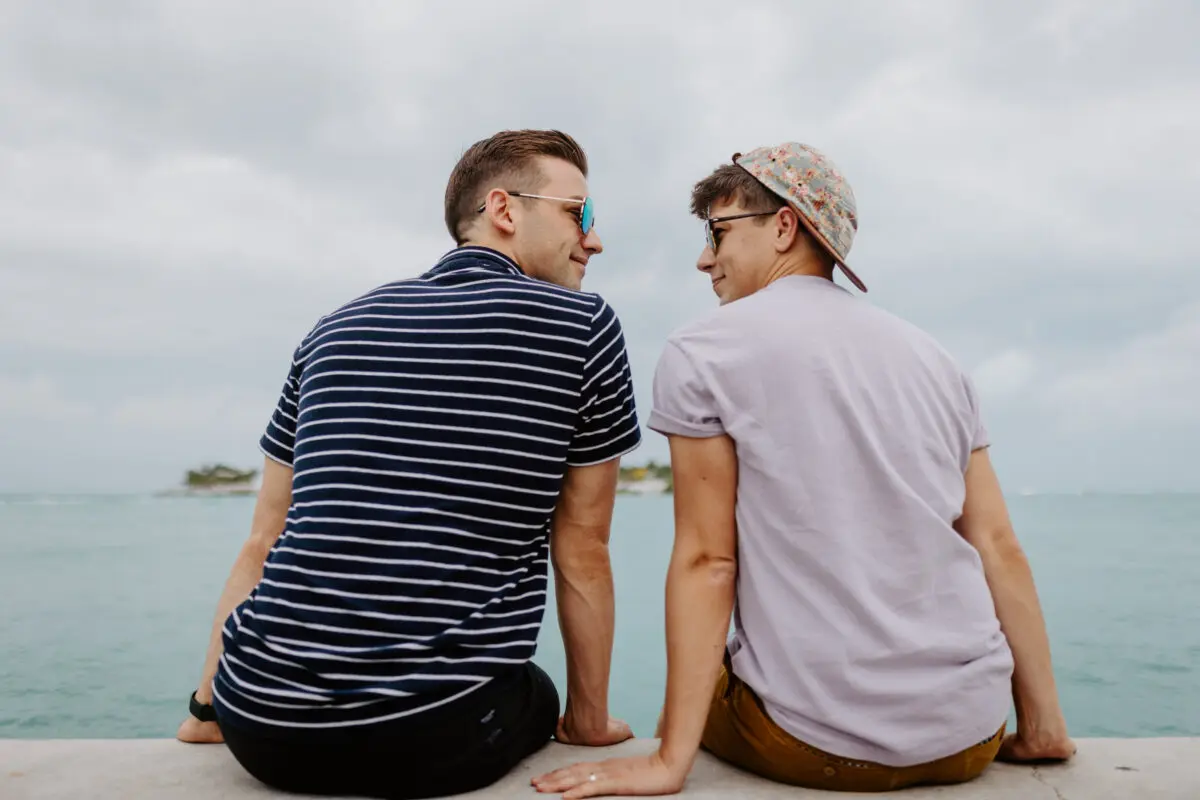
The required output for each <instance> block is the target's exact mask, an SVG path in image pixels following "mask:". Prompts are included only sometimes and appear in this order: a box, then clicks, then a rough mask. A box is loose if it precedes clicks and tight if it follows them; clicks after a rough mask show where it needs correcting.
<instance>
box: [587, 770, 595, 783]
mask: <svg viewBox="0 0 1200 800" xmlns="http://www.w3.org/2000/svg"><path fill="white" fill-rule="evenodd" d="M588 780H589V781H591V782H592V783H595V782H596V773H594V772H593V773H591V774H590V775H588Z"/></svg>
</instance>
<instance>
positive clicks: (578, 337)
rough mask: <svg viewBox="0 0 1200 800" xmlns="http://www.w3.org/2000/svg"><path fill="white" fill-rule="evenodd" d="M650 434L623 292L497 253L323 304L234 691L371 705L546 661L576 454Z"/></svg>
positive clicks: (250, 702)
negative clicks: (275, 536) (284, 502)
mask: <svg viewBox="0 0 1200 800" xmlns="http://www.w3.org/2000/svg"><path fill="white" fill-rule="evenodd" d="M638 437H639V433H638V427H637V419H636V414H635V413H634V407H633V400H632V386H631V383H630V376H629V369H628V364H627V362H626V360H625V355H624V346H623V341H622V338H621V332H620V325H619V323H617V321H616V317H615V315H614V314H613V312H612V310H611V309H610V308H609V307H608V306H607V305H606V304H604V303H603V301H602V300H601V299H600V298H599V297H597V296H596V295H591V294H584V293H582V292H575V291H570V290H566V289H562V288H559V287H555V286H551V285H549V284H546V283H543V282H540V281H534V280H530V279H528V278H526V277H524V276H523V275H522V274H521V272H520V270H519V269H518V268H517V266H516V265H515V264H514V263H513V262H511V261H510V260H509V259H507V258H505V257H503V256H501V255H499V254H498V253H495V252H494V251H490V250H486V249H483V248H460V249H459V250H456V251H454V252H453V253H452V254H450V255H449V256H447V257H446V258H445V259H443V260H442V262H441V263H440V264H439V265H438V266H437V267H435V268H434V269H433V270H431V271H430V272H428V273H426V274H425V275H423V276H422V277H421V278H418V279H414V280H410V281H401V282H398V283H395V284H390V285H387V286H384V287H381V288H379V289H377V290H375V291H373V292H371V293H369V294H367V295H365V296H364V297H361V298H359V299H358V300H356V301H354V302H352V303H349V304H347V305H345V306H343V307H342V308H340V309H339V310H338V311H336V312H334V313H332V314H330V315H329V316H327V317H325V318H323V319H322V320H321V321H320V322H319V323H318V324H317V326H316V327H315V328H314V329H313V331H312V332H311V333H310V334H309V335H308V336H307V337H305V339H304V341H303V342H302V344H301V345H300V347H299V348H298V349H297V351H296V356H295V360H294V364H293V367H292V370H291V372H290V374H289V376H288V379H287V383H286V385H285V387H284V391H283V396H282V398H281V400H280V404H279V407H278V408H277V410H276V413H275V415H274V417H273V419H272V424H271V426H270V427H269V428H268V430H267V432H266V434H265V435H264V436H263V439H262V442H261V446H262V449H263V450H264V452H265V453H266V454H267V455H268V456H270V457H272V458H274V459H276V460H278V461H281V462H282V463H284V464H286V465H288V466H291V467H293V469H294V480H293V489H292V507H291V510H290V513H289V515H288V519H287V525H286V528H285V530H284V532H283V534H282V536H280V538H279V540H278V542H277V544H276V545H275V547H274V548H273V549H272V552H271V555H270V557H269V558H268V559H267V562H266V564H265V567H264V574H263V580H262V581H261V583H260V584H259V587H258V588H257V590H256V591H255V592H254V593H253V594H252V595H251V597H250V598H249V600H247V601H246V602H245V603H244V604H242V606H241V607H240V608H239V609H238V610H237V612H235V614H234V618H233V621H231V623H230V624H229V625H227V626H226V634H225V656H224V659H223V660H222V664H221V669H220V671H219V673H218V676H217V680H216V697H217V705H218V709H219V710H220V711H222V712H223V713H227V714H229V715H231V716H234V717H235V718H237V719H238V720H239V721H240V722H241V723H242V724H245V725H252V724H255V723H258V724H267V725H271V726H277V727H297V726H299V727H306V726H340V725H346V724H350V725H363V724H370V723H372V722H376V721H380V720H384V719H395V718H399V717H402V716H405V715H408V714H413V713H419V712H420V711H422V710H424V709H426V708H430V707H436V706H437V705H440V704H441V703H444V702H449V701H450V700H452V699H453V698H455V697H458V696H462V695H464V694H467V693H469V692H471V691H472V690H473V689H475V688H477V687H479V686H481V685H482V684H483V683H485V682H486V681H487V680H488V679H489V678H491V677H492V676H494V675H496V674H498V673H499V672H501V671H503V670H505V669H508V668H511V666H512V665H515V664H523V663H525V662H527V661H528V660H529V659H530V658H531V657H532V655H533V651H534V646H535V641H536V638H537V632H538V629H539V626H540V623H541V620H542V615H543V609H544V607H545V601H546V572H547V523H548V520H549V517H550V514H551V512H552V511H553V509H554V506H555V502H556V499H557V497H558V493H559V489H560V487H561V483H562V479H563V475H564V470H565V469H566V466H567V465H574V466H579V465H585V464H590V463H594V462H599V461H605V460H608V459H611V458H614V457H615V456H616V455H619V454H620V453H623V452H625V451H627V450H629V449H631V448H632V447H633V446H634V445H636V443H637V441H638ZM234 622H236V627H235V625H234ZM280 698H286V699H285V701H284V702H279V700H280Z"/></svg>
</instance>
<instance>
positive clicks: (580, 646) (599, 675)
mask: <svg viewBox="0 0 1200 800" xmlns="http://www.w3.org/2000/svg"><path fill="white" fill-rule="evenodd" d="M619 469H620V459H613V460H611V461H606V462H604V463H601V464H594V465H591V466H586V467H568V468H567V474H566V477H565V479H564V481H563V488H562V492H561V494H560V495H559V501H558V505H557V506H556V507H555V510H554V517H553V519H552V521H551V529H550V530H551V533H550V554H551V561H552V563H553V565H554V591H555V596H556V598H557V602H558V624H559V628H560V630H561V631H562V637H563V648H564V649H565V650H566V656H567V699H566V704H565V709H564V714H563V718H562V720H561V722H560V724H559V730H558V734H557V735H558V738H559V739H560V740H561V741H566V742H569V743H571V744H586V745H607V744H615V743H616V742H620V741H623V740H625V739H628V738H630V737H631V736H632V735H633V732H632V731H631V730H630V729H629V726H628V725H626V724H625V723H623V722H619V721H618V720H612V719H610V718H609V715H608V677H609V670H610V668H611V661H612V646H613V626H614V618H615V612H614V609H613V606H614V602H613V580H612V563H611V561H610V560H609V555H608V539H609V531H610V530H611V526H612V513H613V503H614V501H615V499H616V493H617V475H618V472H619Z"/></svg>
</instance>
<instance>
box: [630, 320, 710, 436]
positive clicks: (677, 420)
mask: <svg viewBox="0 0 1200 800" xmlns="http://www.w3.org/2000/svg"><path fill="white" fill-rule="evenodd" d="M647 427H649V428H650V429H651V430H653V431H657V432H658V433H661V434H664V435H677V436H689V437H694V438H707V437H710V436H720V435H721V434H723V433H725V426H724V424H723V423H722V422H721V415H720V411H719V409H718V408H717V403H716V400H715V399H714V398H713V395H712V392H711V391H710V390H709V389H708V387H707V386H706V385H705V383H704V380H703V377H702V376H701V374H700V372H699V371H698V370H697V369H696V366H695V364H694V363H693V362H692V360H691V359H690V358H688V355H687V353H685V352H684V351H683V349H682V348H681V347H680V345H679V344H678V342H676V341H674V340H670V341H668V342H667V346H666V347H665V348H663V352H662V355H661V356H659V359H658V366H657V367H656V368H655V370H654V405H653V407H652V408H651V410H650V419H649V422H648V424H647Z"/></svg>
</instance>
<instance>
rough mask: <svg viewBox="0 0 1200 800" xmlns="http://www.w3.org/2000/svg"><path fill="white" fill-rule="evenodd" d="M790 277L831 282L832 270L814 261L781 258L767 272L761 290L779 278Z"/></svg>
mask: <svg viewBox="0 0 1200 800" xmlns="http://www.w3.org/2000/svg"><path fill="white" fill-rule="evenodd" d="M792 275H806V276H809V277H812V278H825V279H826V280H829V281H832V280H833V270H832V269H830V268H828V267H826V266H825V264H823V263H821V262H819V261H816V260H815V259H805V258H781V259H780V260H779V261H777V262H776V263H775V264H774V265H772V266H771V268H770V269H769V270H767V276H766V280H765V281H763V288H766V287H767V286H770V285H771V284H772V283H774V282H775V281H777V280H779V279H780V278H787V277H789V276H792Z"/></svg>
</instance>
